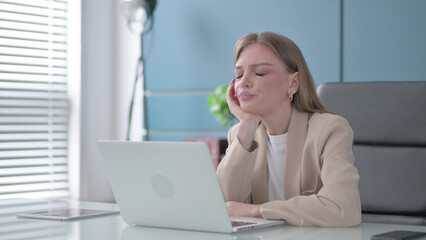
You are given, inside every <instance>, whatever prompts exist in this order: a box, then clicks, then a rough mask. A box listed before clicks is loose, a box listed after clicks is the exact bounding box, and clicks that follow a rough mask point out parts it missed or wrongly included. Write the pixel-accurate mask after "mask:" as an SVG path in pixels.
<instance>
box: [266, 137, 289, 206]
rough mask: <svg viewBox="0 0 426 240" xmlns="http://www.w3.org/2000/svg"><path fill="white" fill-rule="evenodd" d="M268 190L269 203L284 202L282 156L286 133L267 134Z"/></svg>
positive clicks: (283, 154)
mask: <svg viewBox="0 0 426 240" xmlns="http://www.w3.org/2000/svg"><path fill="white" fill-rule="evenodd" d="M268 136H269V140H268V153H267V156H266V158H267V160H268V173H269V174H268V188H269V201H274V200H285V198H284V161H285V159H284V156H285V147H286V142H287V133H284V134H281V135H270V134H269V132H268Z"/></svg>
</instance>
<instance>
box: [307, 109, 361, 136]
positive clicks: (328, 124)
mask: <svg viewBox="0 0 426 240" xmlns="http://www.w3.org/2000/svg"><path fill="white" fill-rule="evenodd" d="M308 129H309V131H310V132H313V133H315V134H317V135H324V134H325V135H329V134H331V133H333V132H347V133H349V134H350V135H353V131H352V128H351V126H350V124H349V122H348V121H347V120H346V119H345V118H343V117H341V116H339V115H336V114H331V113H313V114H312V115H311V116H310V118H309V121H308Z"/></svg>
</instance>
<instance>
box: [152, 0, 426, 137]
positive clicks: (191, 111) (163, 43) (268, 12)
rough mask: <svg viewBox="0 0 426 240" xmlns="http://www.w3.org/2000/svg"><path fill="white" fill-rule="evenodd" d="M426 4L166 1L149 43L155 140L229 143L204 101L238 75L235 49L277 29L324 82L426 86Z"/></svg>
mask: <svg viewBox="0 0 426 240" xmlns="http://www.w3.org/2000/svg"><path fill="white" fill-rule="evenodd" d="M424 12H426V1H422V0H411V1H399V0H373V1H371V0H361V1H350V0H322V1H316V0H302V1H299V0H285V1H281V0H268V1H262V2H260V1H256V0H233V1H229V0H216V1H207V0H203V1H200V0H159V1H158V5H157V9H156V10H155V15H154V16H155V27H154V32H153V33H152V34H148V35H147V36H146V37H145V38H144V41H145V45H144V53H145V55H147V58H148V59H147V62H146V78H147V79H146V81H147V84H146V86H147V90H148V93H149V96H148V98H147V99H148V100H147V104H148V108H147V114H148V129H149V134H150V136H149V138H150V140H177V141H179V140H182V139H183V138H185V137H225V136H226V132H227V129H226V128H223V127H221V126H220V125H219V124H218V123H217V122H216V121H215V119H214V117H213V116H212V115H211V114H210V113H209V109H208V106H207V104H206V99H207V96H208V94H209V92H210V91H211V90H212V89H214V88H215V87H216V86H218V85H221V84H227V83H229V82H230V80H231V79H232V78H233V77H234V74H233V56H232V53H233V47H234V44H235V42H236V41H237V40H238V39H239V38H240V37H241V36H243V35H244V34H246V33H249V32H261V31H276V32H279V33H281V34H283V35H286V36H288V37H289V38H291V39H292V40H293V41H295V42H296V43H297V44H298V46H299V47H300V48H301V50H302V52H303V53H304V56H305V58H306V61H307V63H308V65H309V67H310V69H311V71H312V74H313V76H314V80H315V82H316V84H317V85H319V84H321V83H324V82H333V81H398V80H400V81H410V80H426V68H425V67H424V63H425V60H426V49H425V48H426V44H425V42H426V31H425V30H426V28H425V23H426V15H425V14H424Z"/></svg>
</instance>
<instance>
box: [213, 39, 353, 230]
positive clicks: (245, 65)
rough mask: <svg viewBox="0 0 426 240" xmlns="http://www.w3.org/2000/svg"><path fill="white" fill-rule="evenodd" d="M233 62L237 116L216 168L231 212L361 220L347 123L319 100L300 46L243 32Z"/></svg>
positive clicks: (306, 221) (317, 222)
mask: <svg viewBox="0 0 426 240" xmlns="http://www.w3.org/2000/svg"><path fill="white" fill-rule="evenodd" d="M234 67H235V68H234V69H235V76H236V77H235V79H233V80H232V81H231V83H230V85H229V89H228V93H227V101H228V105H229V108H230V111H231V112H232V114H234V115H235V116H236V117H237V118H238V120H239V121H240V122H239V123H238V124H237V125H235V126H233V127H232V128H231V129H230V130H229V132H228V144H229V146H228V149H227V152H226V156H225V157H224V159H223V160H222V161H221V163H220V165H219V167H218V170H217V174H218V178H219V182H220V184H221V187H222V191H223V194H224V197H225V200H226V204H227V208H228V212H229V214H230V215H231V216H247V217H260V218H261V217H263V218H265V219H284V220H286V221H287V222H288V223H290V224H293V225H299V226H330V227H337V226H342V227H343V226H353V225H357V224H359V223H360V221H361V208H360V199H359V191H358V181H359V175H358V171H357V169H356V168H355V167H354V165H353V162H354V157H353V152H352V141H353V132H352V129H351V127H350V126H349V124H348V122H347V121H346V120H345V119H343V118H342V117H339V116H337V115H334V114H331V113H330V112H329V111H328V110H327V109H326V108H325V107H324V106H323V105H322V104H321V102H320V100H319V98H318V95H317V94H316V88H315V84H314V81H313V79H312V76H311V74H310V72H309V69H308V66H307V64H306V62H305V59H304V57H303V55H302V53H301V51H300V49H299V48H298V47H297V46H296V44H295V43H293V42H292V41H291V40H290V39H288V38H286V37H284V36H282V35H279V34H276V33H272V32H263V33H260V34H248V35H246V36H244V37H242V38H241V39H240V40H239V41H238V42H237V44H236V46H235V49H234Z"/></svg>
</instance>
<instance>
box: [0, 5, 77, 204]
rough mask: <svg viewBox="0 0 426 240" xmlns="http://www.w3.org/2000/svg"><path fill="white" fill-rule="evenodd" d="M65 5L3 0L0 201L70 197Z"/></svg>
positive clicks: (0, 13) (0, 24)
mask: <svg viewBox="0 0 426 240" xmlns="http://www.w3.org/2000/svg"><path fill="white" fill-rule="evenodd" d="M67 84H68V78H67V1H66V0H64V1H59V0H55V1H53V0H31V1H28V0H0V199H4V198H17V197H66V196H69V186H68V164H67V155H68V154H67V151H68V150H67V138H68V116H69V106H68V96H67Z"/></svg>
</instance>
